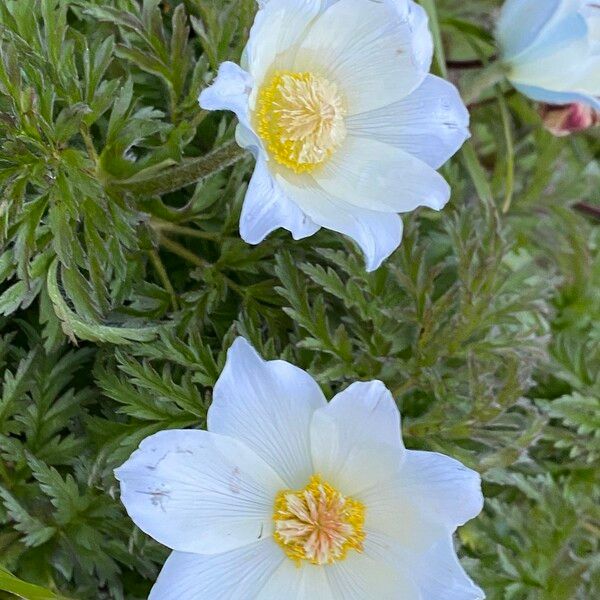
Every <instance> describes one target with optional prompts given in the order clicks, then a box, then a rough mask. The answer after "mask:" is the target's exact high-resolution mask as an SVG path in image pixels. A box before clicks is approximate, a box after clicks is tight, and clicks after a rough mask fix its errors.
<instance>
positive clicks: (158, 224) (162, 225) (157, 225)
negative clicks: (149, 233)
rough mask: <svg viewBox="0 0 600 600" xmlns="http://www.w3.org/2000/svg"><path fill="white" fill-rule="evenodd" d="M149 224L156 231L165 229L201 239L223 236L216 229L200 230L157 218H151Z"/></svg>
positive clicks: (218, 238)
mask: <svg viewBox="0 0 600 600" xmlns="http://www.w3.org/2000/svg"><path fill="white" fill-rule="evenodd" d="M150 225H151V226H152V228H153V229H155V230H156V231H158V232H161V231H167V232H169V233H173V234H177V235H186V236H188V237H194V238H198V239H201V240H220V239H221V238H222V237H223V234H221V233H219V232H218V231H215V232H213V231H200V230H199V229H194V228H193V227H185V226H183V225H176V224H175V223H171V222H169V221H164V220H162V219H157V218H153V219H151V221H150Z"/></svg>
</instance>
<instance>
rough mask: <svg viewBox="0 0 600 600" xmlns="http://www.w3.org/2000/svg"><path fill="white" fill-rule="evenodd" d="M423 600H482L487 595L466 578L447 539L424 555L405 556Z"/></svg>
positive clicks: (450, 542)
mask: <svg viewBox="0 0 600 600" xmlns="http://www.w3.org/2000/svg"><path fill="white" fill-rule="evenodd" d="M405 564H408V565H409V567H410V570H411V573H413V576H414V578H415V579H416V581H417V585H418V586H419V589H420V592H421V598H422V600H483V598H485V594H484V593H483V590H481V589H480V588H479V587H477V586H476V585H475V584H474V583H473V581H472V580H471V578H470V577H469V576H468V575H467V573H466V572H465V570H464V569H463V567H462V565H461V564H460V562H459V561H458V558H457V556H456V551H455V550H454V546H453V545H452V538H451V537H450V536H447V537H445V538H443V539H442V540H440V541H439V542H437V543H436V544H434V545H433V546H432V547H431V548H430V549H429V550H428V551H427V552H426V553H425V554H422V555H419V554H410V553H407V555H406V563H405Z"/></svg>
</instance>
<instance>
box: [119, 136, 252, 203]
mask: <svg viewBox="0 0 600 600" xmlns="http://www.w3.org/2000/svg"><path fill="white" fill-rule="evenodd" d="M244 156H246V151H245V150H244V149H243V148H240V147H239V146H238V145H237V144H236V143H235V142H229V143H227V144H225V145H224V146H221V147H220V148H218V149H217V150H213V151H212V152H210V153H209V154H206V155H204V156H200V157H198V158H192V159H189V160H186V161H185V162H183V163H182V164H180V165H178V166H176V167H172V168H169V169H166V170H165V171H163V172H162V173H158V174H157V175H152V176H150V177H147V178H146V179H137V180H136V179H129V180H126V181H115V182H112V185H113V186H115V187H117V188H120V189H122V190H125V191H128V192H131V193H133V194H136V195H139V196H156V195H161V194H168V193H170V192H175V191H177V190H179V189H181V188H184V187H186V186H188V185H191V184H193V183H198V182H199V181H202V180H203V179H206V178H207V177H209V176H210V175H213V174H214V173H218V172H219V171H221V170H223V169H225V168H227V167H230V166H232V165H234V164H235V163H236V162H237V161H238V160H241V159H242V158H243V157H244Z"/></svg>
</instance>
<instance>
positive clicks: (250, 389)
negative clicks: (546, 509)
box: [116, 338, 483, 600]
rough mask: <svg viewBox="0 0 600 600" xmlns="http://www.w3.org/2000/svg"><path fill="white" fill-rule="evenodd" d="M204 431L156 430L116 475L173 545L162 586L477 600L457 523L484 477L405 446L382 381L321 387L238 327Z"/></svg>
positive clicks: (264, 594)
mask: <svg viewBox="0 0 600 600" xmlns="http://www.w3.org/2000/svg"><path fill="white" fill-rule="evenodd" d="M208 430H209V431H200V430H193V431H191V430H185V431H163V432H161V433H158V434H155V435H152V436H150V437H149V438H147V439H146V440H144V441H143V442H142V444H141V445H140V448H139V450H137V451H136V452H134V453H133V455H132V456H131V458H130V459H129V460H128V461H127V462H126V463H125V464H124V465H123V466H122V467H120V468H119V469H118V470H117V472H116V474H117V477H118V479H119V480H120V482H121V498H122V500H123V503H124V504H125V506H126V508H127V511H128V512H129V514H130V516H131V518H132V519H133V520H134V521H135V523H136V524H137V525H138V526H139V527H140V528H141V529H142V530H144V531H145V532H147V533H148V534H150V535H151V536H153V537H154V538H155V539H157V540H158V541H159V542H161V543H163V544H165V545H167V546H169V547H170V548H172V549H173V550H174V552H173V553H172V554H171V556H170V558H169V559H168V560H167V562H166V564H165V566H164V568H163V571H162V573H161V574H160V576H159V578H158V581H157V583H156V585H155V586H154V589H153V591H152V593H151V594H150V598H151V599H153V600H182V599H185V600H238V599H239V600H254V599H259V600H279V599H280V598H296V599H298V600H312V599H315V598H318V599H319V600H373V599H377V600H380V599H381V600H398V599H406V600H440V599H442V598H443V599H444V600H476V599H479V598H483V593H482V592H481V590H480V589H479V588H478V587H476V586H475V585H474V584H473V583H472V581H471V580H470V579H469V577H468V576H467V575H466V573H465V572H464V571H463V569H462V567H461V566H460V564H459V562H458V560H457V557H456V553H455V551H454V548H453V545H452V534H453V532H454V530H455V529H456V527H457V526H459V525H461V524H463V523H465V522H466V521H467V520H469V519H471V518H473V517H474V516H476V515H477V514H478V513H479V512H480V510H481V507H482V502H483V499H482V495H481V490H480V480H479V476H478V475H477V474H476V473H475V472H474V471H471V470H470V469H467V468H465V467H464V466H463V465H462V464H461V463H459V462H457V461H456V460H453V459H451V458H448V457H447V456H444V455H441V454H437V453H433V452H421V451H412V450H406V449H405V448H404V445H403V443H402V438H401V434H400V415H399V413H398V409H397V408H396V404H395V403H394V400H393V398H392V396H391V394H390V392H389V391H388V390H387V389H386V388H385V387H384V385H383V384H382V383H381V382H379V381H371V382H368V383H355V384H353V385H351V386H350V387H348V388H347V389H346V390H344V391H343V392H341V393H339V394H338V395H337V396H335V397H334V398H333V400H332V401H331V402H329V403H327V402H326V400H325V398H324V396H323V394H322V392H321V390H320V388H319V386H318V385H317V384H316V383H315V381H314V380H313V379H312V378H311V377H310V376H309V375H308V374H307V373H305V372H304V371H302V370H300V369H298V368H296V367H294V366H292V365H291V364H289V363H287V362H284V361H280V360H277V361H271V362H266V361H264V360H262V359H261V357H260V356H259V355H258V354H257V353H256V352H255V351H254V350H253V349H252V347H251V346H250V345H249V344H248V343H247V342H246V341H245V340H244V339H242V338H239V339H237V340H236V341H235V342H234V344H233V346H232V347H231V349H230V350H229V354H228V358H227V362H226V365H225V368H224V370H223V373H222V374H221V377H220V378H219V381H218V382H217V384H216V386H215V388H214V397H213V403H212V405H211V407H210V409H209V412H208Z"/></svg>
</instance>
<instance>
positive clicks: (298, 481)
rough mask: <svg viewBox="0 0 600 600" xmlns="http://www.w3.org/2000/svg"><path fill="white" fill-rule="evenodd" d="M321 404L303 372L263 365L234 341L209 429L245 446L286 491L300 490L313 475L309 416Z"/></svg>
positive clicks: (242, 341)
mask: <svg viewBox="0 0 600 600" xmlns="http://www.w3.org/2000/svg"><path fill="white" fill-rule="evenodd" d="M325 405H326V401H325V396H323V392H322V391H321V389H320V388H319V386H318V385H317V383H316V382H315V380H314V379H313V378H312V377H311V376H310V375H309V374H308V373H306V372H305V371H303V370H302V369H299V368H298V367H295V366H294V365H291V364H290V363H288V362H285V361H283V360H273V361H265V360H263V358H262V357H260V356H259V355H258V353H257V352H256V350H254V348H252V346H251V345H250V344H249V343H248V342H247V341H246V340H245V339H244V338H237V339H236V340H235V342H234V343H233V345H232V346H231V348H230V349H229V352H228V354H227V362H226V363H225V368H224V369H223V372H222V373H221V376H220V377H219V380H218V381H217V383H216V385H215V388H214V391H213V402H212V404H211V406H210V409H209V411H208V417H207V422H208V429H209V430H210V431H211V432H215V433H220V434H223V435H229V436H231V437H234V438H237V439H239V440H240V441H242V442H244V443H245V444H246V445H247V446H248V447H249V448H251V449H252V450H254V452H256V454H258V455H259V456H260V457H262V458H263V459H264V460H265V461H267V462H268V463H269V464H270V465H272V466H273V467H274V469H275V470H276V471H277V473H278V474H279V476H280V477H281V478H282V479H283V480H284V481H285V484H286V485H285V487H288V488H292V489H297V488H302V487H304V485H306V482H307V481H308V479H309V478H310V476H311V475H312V474H313V472H314V471H313V465H312V458H311V451H310V436H309V430H310V423H311V420H312V415H313V412H314V411H315V410H316V409H317V408H320V407H322V406H325Z"/></svg>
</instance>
